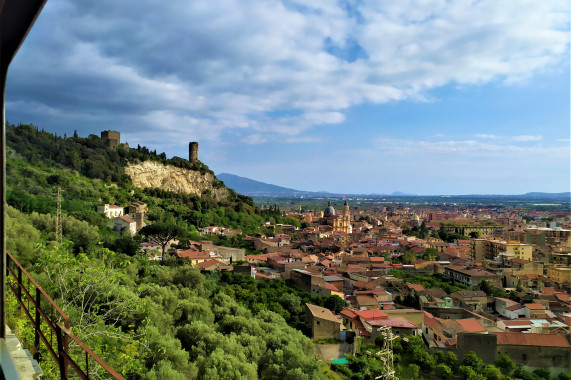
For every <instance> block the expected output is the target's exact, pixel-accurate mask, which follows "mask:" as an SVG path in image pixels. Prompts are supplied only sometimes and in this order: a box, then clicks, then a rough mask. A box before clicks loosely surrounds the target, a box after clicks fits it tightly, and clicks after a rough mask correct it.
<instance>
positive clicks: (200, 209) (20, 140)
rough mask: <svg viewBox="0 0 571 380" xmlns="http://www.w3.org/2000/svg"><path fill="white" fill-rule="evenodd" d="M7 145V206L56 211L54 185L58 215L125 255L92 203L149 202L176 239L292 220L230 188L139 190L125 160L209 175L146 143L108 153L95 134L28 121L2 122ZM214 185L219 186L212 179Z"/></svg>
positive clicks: (248, 229)
mask: <svg viewBox="0 0 571 380" xmlns="http://www.w3.org/2000/svg"><path fill="white" fill-rule="evenodd" d="M7 143H8V153H9V154H8V161H7V174H8V175H7V194H6V197H7V202H8V204H9V205H11V206H13V207H15V208H16V209H18V210H20V211H22V212H25V213H27V214H29V213H32V212H38V213H40V214H55V212H56V200H57V189H58V187H59V188H60V189H61V194H62V211H63V213H64V214H67V215H69V216H73V217H74V218H75V219H78V220H83V221H87V222H88V223H89V224H91V225H93V226H97V227H98V228H99V234H100V240H101V241H103V243H104V245H105V247H107V248H111V249H116V250H119V251H120V252H124V253H128V251H125V250H123V247H124V245H125V244H118V245H116V244H115V240H116V238H117V237H116V236H114V233H113V232H112V231H111V230H109V229H108V227H107V223H108V221H107V219H106V218H105V217H104V216H102V215H100V214H98V213H97V212H96V205H97V204H98V203H108V204H117V205H122V206H126V205H127V204H129V203H130V202H135V201H143V202H145V203H147V205H148V209H149V211H148V213H147V219H148V220H150V221H167V222H169V223H172V224H176V225H178V226H180V227H181V228H183V229H184V231H185V233H184V234H183V236H182V237H190V236H191V234H192V233H193V232H195V231H196V230H197V229H198V228H201V227H205V226H209V225H218V226H226V227H231V228H233V229H237V230H240V231H242V232H244V233H246V234H253V233H256V232H258V231H260V227H261V226H263V225H264V223H265V222H266V221H271V222H276V223H294V224H295V223H298V224H299V222H298V221H297V220H290V219H291V218H287V217H284V216H282V215H281V212H278V213H276V212H275V210H271V211H270V210H268V211H263V212H262V211H261V210H260V209H259V208H258V207H256V205H255V204H254V202H253V200H252V198H250V197H246V196H243V195H241V194H237V193H236V192H234V191H233V190H231V189H228V196H227V197H226V198H225V199H214V198H213V197H212V196H211V195H209V194H203V195H202V196H197V195H189V194H178V193H174V192H170V191H165V190H161V189H139V188H135V187H133V186H132V184H131V181H130V179H129V177H128V176H126V175H125V174H124V166H125V165H126V164H127V163H128V162H137V161H143V160H149V159H152V160H157V161H161V162H163V163H166V164H171V165H176V166H180V167H184V168H187V169H191V170H198V171H201V172H210V171H209V170H208V168H207V167H206V166H204V164H202V163H200V162H198V163H193V164H191V163H189V162H188V161H186V160H183V159H180V158H176V157H175V158H173V159H166V157H165V155H164V153H161V154H158V155H157V154H156V152H151V151H149V150H148V149H147V148H145V147H138V148H137V149H128V150H126V149H124V148H122V147H119V148H118V149H117V150H111V149H108V148H106V147H105V146H104V144H103V142H102V140H101V139H100V138H99V137H98V136H95V135H91V136H89V137H88V138H83V137H78V136H77V135H75V136H74V137H69V138H67V137H61V136H55V135H52V134H50V133H48V132H44V131H39V130H38V129H37V128H36V127H33V126H30V125H20V126H18V127H15V126H13V125H8V126H7ZM216 185H217V187H222V186H223V184H222V183H221V182H219V181H218V183H217V184H216ZM278 211H279V210H278ZM261 232H264V231H261ZM195 240H197V239H195ZM120 243H121V242H120ZM123 243H124V242H123ZM225 245H232V246H235V247H238V246H241V245H242V243H241V239H240V238H233V239H232V240H228V242H227V244H225ZM77 249H79V248H77ZM130 251H132V250H130Z"/></svg>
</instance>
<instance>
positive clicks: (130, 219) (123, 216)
mask: <svg viewBox="0 0 571 380" xmlns="http://www.w3.org/2000/svg"><path fill="white" fill-rule="evenodd" d="M118 218H119V219H123V220H124V221H125V222H127V223H129V224H130V223H136V222H137V221H136V220H135V219H133V218H131V217H130V216H129V215H121V216H119V217H118Z"/></svg>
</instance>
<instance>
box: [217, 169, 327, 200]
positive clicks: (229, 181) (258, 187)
mask: <svg viewBox="0 0 571 380" xmlns="http://www.w3.org/2000/svg"><path fill="white" fill-rule="evenodd" d="M216 178H218V179H219V180H221V181H222V182H224V184H225V185H226V187H229V188H231V189H234V190H235V191H237V192H238V193H240V194H244V195H250V196H274V197H275V196H300V195H310V194H311V195H315V194H320V193H314V192H310V191H301V190H295V189H289V188H287V187H281V186H276V185H271V184H269V183H264V182H260V181H255V180H253V179H249V178H245V177H240V176H237V175H234V174H228V173H220V174H217V175H216Z"/></svg>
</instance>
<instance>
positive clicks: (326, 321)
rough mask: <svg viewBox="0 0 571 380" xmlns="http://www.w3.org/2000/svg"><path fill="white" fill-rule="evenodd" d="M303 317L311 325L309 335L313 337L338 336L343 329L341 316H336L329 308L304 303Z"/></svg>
mask: <svg viewBox="0 0 571 380" xmlns="http://www.w3.org/2000/svg"><path fill="white" fill-rule="evenodd" d="M305 318H306V321H307V323H308V325H309V326H311V337H312V338H313V339H328V338H335V339H339V338H340V333H341V331H342V330H343V323H342V319H341V318H337V317H336V316H335V314H333V313H332V312H331V310H329V309H326V308H324V307H321V306H317V305H312V304H309V303H306V304H305Z"/></svg>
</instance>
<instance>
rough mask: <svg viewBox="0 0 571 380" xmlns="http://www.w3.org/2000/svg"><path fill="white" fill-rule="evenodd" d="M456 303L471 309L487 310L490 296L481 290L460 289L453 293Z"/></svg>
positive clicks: (452, 296) (453, 300)
mask: <svg viewBox="0 0 571 380" xmlns="http://www.w3.org/2000/svg"><path fill="white" fill-rule="evenodd" d="M450 298H452V302H453V303H454V305H457V306H460V307H463V308H467V309H469V310H477V311H485V310H487V309H488V307H487V304H488V296H487V295H486V293H484V292H483V291H481V290H459V291H457V292H454V293H451V294H450Z"/></svg>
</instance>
